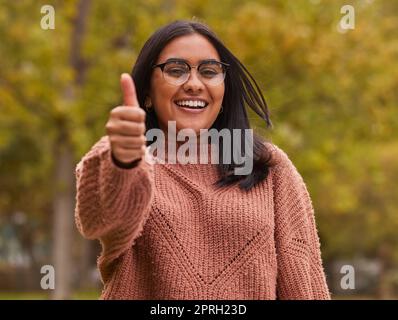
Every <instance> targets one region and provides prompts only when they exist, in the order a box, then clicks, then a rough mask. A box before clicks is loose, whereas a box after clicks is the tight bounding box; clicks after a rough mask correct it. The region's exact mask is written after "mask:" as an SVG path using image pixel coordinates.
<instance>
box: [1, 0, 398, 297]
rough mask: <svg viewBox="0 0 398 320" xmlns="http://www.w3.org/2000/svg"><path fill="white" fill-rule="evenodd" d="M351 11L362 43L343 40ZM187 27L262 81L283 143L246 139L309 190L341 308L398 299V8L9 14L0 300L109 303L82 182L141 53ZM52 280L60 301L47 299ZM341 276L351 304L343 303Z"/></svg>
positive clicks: (217, 7) (223, 6)
mask: <svg viewBox="0 0 398 320" xmlns="http://www.w3.org/2000/svg"><path fill="white" fill-rule="evenodd" d="M347 4H348V5H352V6H353V8H354V9H355V28H354V29H351V30H343V29H342V28H341V27H340V26H339V25H340V20H341V19H342V17H343V16H344V14H343V13H341V12H340V10H341V7H342V6H343V5H347ZM43 5H52V6H53V7H54V9H55V29H53V30H52V29H49V30H43V29H42V28H41V19H42V18H43V16H44V14H42V13H41V7H42V6H43ZM192 18H193V19H195V20H197V21H201V22H205V23H207V24H208V25H210V27H211V28H212V29H213V30H214V31H215V32H216V33H217V34H218V35H219V37H220V38H221V39H222V40H223V41H224V43H225V44H226V45H227V47H229V48H230V49H231V51H232V52H234V54H235V55H236V56H237V57H238V58H239V59H240V60H241V61H242V62H243V63H244V64H245V66H246V67H247V68H248V70H249V71H250V72H251V73H252V74H253V75H254V77H255V79H256V80H257V81H258V83H259V85H260V87H261V89H262V91H263V94H264V96H265V98H266V101H267V103H268V105H269V108H270V110H271V117H272V118H271V119H272V121H273V125H274V127H273V129H272V130H266V129H265V125H264V123H262V122H260V121H259V119H258V118H256V116H255V115H254V114H253V113H251V114H250V118H251V123H252V125H253V127H254V128H255V130H257V132H259V133H260V134H262V135H263V136H265V137H266V138H267V139H269V140H272V141H273V142H274V143H275V144H277V145H278V146H280V147H281V148H282V149H283V150H285V151H286V152H287V153H288V155H289V157H290V158H291V159H292V161H293V162H294V163H295V165H296V166H297V168H298V170H299V172H300V173H301V174H302V176H303V177H304V180H305V182H306V183H307V186H308V189H309V192H310V194H311V197H312V201H313V205H314V208H315V214H316V219H317V225H318V230H319V235H320V238H321V243H322V258H323V260H324V265H325V269H326V275H327V280H328V283H329V287H330V290H331V292H332V294H333V298H334V299H347V298H348V299H349V298H370V299H391V298H392V299H394V298H396V297H398V232H397V230H398V214H397V210H398V197H397V195H398V194H397V193H398V192H397V181H398V161H397V159H398V135H397V133H398V108H397V101H398V2H397V1H390V0H374V1H370V0H357V1H348V0H346V1H339V0H335V1H326V0H323V1H321V0H294V1H293V0H292V1H286V0H283V1H282V0H273V1H272V0H268V1H242V0H230V1H227V0H218V1H210V0H191V1H182V0H163V1H161V0H135V1H127V0H112V1H104V0H95V1H89V0H70V1H51V0H46V1H33V0H19V1H6V0H0V299H19V298H25V299H48V298H56V299H69V298H70V299H81V298H83V299H97V298H98V296H99V293H100V290H101V283H100V281H99V276H98V272H97V270H96V259H97V257H98V255H99V253H100V246H99V243H98V242H97V241H88V240H85V239H83V238H82V237H81V236H80V234H79V233H78V232H77V230H76V227H75V224H74V206H75V180H74V169H75V166H76V164H77V162H78V161H79V160H80V158H81V157H82V156H83V155H84V154H85V153H86V152H87V151H88V150H89V148H90V147H91V146H92V145H93V144H94V143H95V142H96V141H97V140H98V139H99V138H100V137H101V136H103V135H104V134H105V131H104V125H105V123H106V121H107V117H108V114H109V111H110V110H111V109H112V108H113V107H115V106H116V105H118V104H120V102H121V95H120V89H119V77H120V74H121V73H122V72H130V71H131V69H132V67H133V64H134V62H135V59H136V57H137V54H138V52H139V50H140V48H141V47H142V45H143V44H144V42H145V40H146V39H147V38H148V37H149V36H150V35H151V34H152V33H153V32H154V31H155V30H156V29H157V28H159V27H160V26H162V25H164V24H166V23H169V22H171V21H174V20H176V19H192ZM44 265H52V266H54V267H55V274H56V278H55V283H56V286H55V290H42V289H41V287H40V280H41V277H42V276H43V274H41V273H40V270H41V267H42V266H44ZM343 265H351V266H353V268H354V270H355V289H347V290H344V289H342V287H341V279H342V277H343V276H344V274H342V273H341V270H342V269H341V268H342V266H343Z"/></svg>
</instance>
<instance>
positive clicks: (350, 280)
mask: <svg viewBox="0 0 398 320" xmlns="http://www.w3.org/2000/svg"><path fill="white" fill-rule="evenodd" d="M340 273H342V274H345V275H344V276H343V277H342V278H341V280H340V286H341V288H342V289H343V290H347V289H355V269H354V267H353V266H351V265H344V266H342V267H341V269H340Z"/></svg>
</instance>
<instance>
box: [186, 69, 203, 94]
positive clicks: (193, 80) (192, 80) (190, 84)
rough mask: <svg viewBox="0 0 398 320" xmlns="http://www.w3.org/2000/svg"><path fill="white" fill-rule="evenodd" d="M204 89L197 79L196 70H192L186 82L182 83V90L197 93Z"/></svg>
mask: <svg viewBox="0 0 398 320" xmlns="http://www.w3.org/2000/svg"><path fill="white" fill-rule="evenodd" d="M203 88H204V84H203V82H202V81H201V80H200V78H199V73H198V70H197V69H194V68H192V69H191V72H190V75H189V78H188V80H187V82H185V83H184V90H186V91H189V90H192V91H199V90H202V89H203Z"/></svg>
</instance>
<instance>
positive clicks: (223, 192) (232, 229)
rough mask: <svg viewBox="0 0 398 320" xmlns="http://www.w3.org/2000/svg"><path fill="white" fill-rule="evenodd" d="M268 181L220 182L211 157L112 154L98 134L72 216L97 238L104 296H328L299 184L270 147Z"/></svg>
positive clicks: (81, 168)
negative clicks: (173, 159) (124, 159)
mask: <svg viewBox="0 0 398 320" xmlns="http://www.w3.org/2000/svg"><path fill="white" fill-rule="evenodd" d="M269 147H270V148H271V149H272V153H273V159H274V163H275V165H274V166H272V167H271V170H270V175H269V176H268V178H267V179H266V180H264V181H263V182H262V183H260V184H259V185H257V186H256V187H254V188H252V189H251V190H250V191H249V192H244V191H241V190H240V189H239V187H238V186H236V185H234V186H230V187H227V188H223V189H217V188H215V187H213V186H212V183H213V182H215V181H216V180H217V170H216V169H217V168H216V165H213V164H208V165H207V164H188V165H182V164H151V163H149V161H148V157H149V156H150V155H149V154H147V155H146V157H145V159H143V160H142V161H140V162H139V164H138V166H136V167H135V168H133V169H122V168H119V167H117V166H116V165H115V164H114V162H113V161H112V158H111V154H110V146H109V141H108V137H107V136H105V137H103V138H102V139H101V140H100V141H99V142H98V143H97V144H95V146H94V147H93V148H92V149H91V150H90V151H89V152H88V153H87V154H86V155H85V156H84V157H83V159H82V160H81V161H80V163H79V164H78V165H77V168H76V177H77V204H76V211H75V218H76V224H77V227H78V229H79V231H80V232H81V233H82V235H83V236H84V237H86V238H88V239H99V240H100V241H101V244H102V248H103V251H102V254H101V256H100V257H99V259H98V267H99V270H100V273H101V277H102V280H103V283H104V289H103V292H102V295H101V298H102V299H195V300H196V299H198V300H201V299H214V300H215V299H256V300H257V299H330V295H329V291H328V287H327V284H326V281H325V274H324V271H323V267H322V261H321V255H320V244H319V238H318V235H317V230H316V225H315V220H314V212H313V207H312V204H311V200H310V197H309V194H308V192H307V189H306V187H305V184H304V182H303V180H302V178H301V176H300V175H299V173H298V172H297V170H296V168H295V167H294V165H293V164H292V162H291V161H290V160H289V159H288V157H287V155H286V154H285V153H284V152H283V151H281V150H280V149H279V148H277V147H276V146H275V145H272V144H269Z"/></svg>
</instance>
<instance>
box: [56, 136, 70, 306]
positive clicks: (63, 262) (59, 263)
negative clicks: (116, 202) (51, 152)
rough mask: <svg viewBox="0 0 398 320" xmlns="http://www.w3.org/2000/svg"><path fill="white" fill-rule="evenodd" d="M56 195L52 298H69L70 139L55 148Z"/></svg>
mask: <svg viewBox="0 0 398 320" xmlns="http://www.w3.org/2000/svg"><path fill="white" fill-rule="evenodd" d="M56 148H57V150H56V158H55V161H56V162H55V163H56V167H55V196H54V213H55V214H54V227H53V232H54V235H53V239H54V245H53V258H54V269H55V290H54V291H53V295H52V298H53V299H56V300H59V299H70V298H71V293H72V286H71V283H72V276H73V263H72V259H71V258H72V255H71V251H72V250H71V249H72V246H71V243H72V237H73V223H74V216H73V212H74V206H75V200H74V192H73V190H74V185H75V179H74V174H73V172H74V166H73V163H74V162H73V153H72V152H71V151H72V150H71V147H70V146H69V143H68V142H65V141H64V142H63V143H62V144H60V145H59V146H57V147H56Z"/></svg>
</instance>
